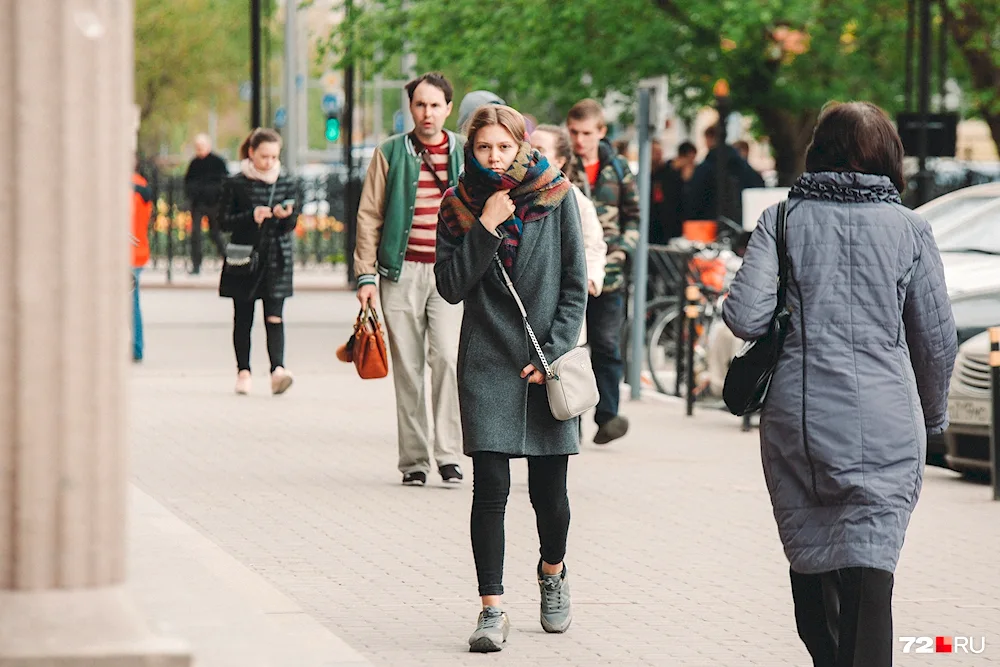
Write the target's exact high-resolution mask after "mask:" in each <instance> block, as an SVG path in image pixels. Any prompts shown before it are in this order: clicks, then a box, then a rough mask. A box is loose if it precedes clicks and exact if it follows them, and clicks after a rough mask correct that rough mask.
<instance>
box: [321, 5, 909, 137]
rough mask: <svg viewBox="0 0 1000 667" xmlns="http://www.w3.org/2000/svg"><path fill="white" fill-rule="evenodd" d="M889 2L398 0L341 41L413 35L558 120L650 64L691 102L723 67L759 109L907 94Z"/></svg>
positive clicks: (737, 97)
mask: <svg viewBox="0 0 1000 667" xmlns="http://www.w3.org/2000/svg"><path fill="white" fill-rule="evenodd" d="M404 4H405V5H406V7H405V9H404ZM886 4H889V3H872V2H867V0H840V1H839V2H831V1H822V2H816V1H814V0H797V1H792V0H787V1H785V0H757V1H755V2H744V1H743V0H721V1H719V2H714V3H713V2H704V0H657V1H652V0H618V1H617V2H607V1H606V0H574V1H573V2H559V3H539V2H535V1H534V0H504V1H503V2H500V3H494V4H491V5H489V6H484V5H483V4H482V3H481V2H479V1H478V0H384V1H383V2H381V3H380V4H379V5H378V6H377V7H366V8H365V9H364V11H361V10H359V9H357V8H356V9H355V10H354V12H353V14H354V20H353V21H349V22H346V23H345V24H343V25H342V26H341V28H340V30H339V32H338V33H336V34H335V35H333V36H332V38H331V42H330V46H331V48H332V50H333V51H334V52H335V53H337V54H338V55H340V56H341V57H349V58H352V59H354V60H355V61H356V62H362V63H374V65H375V66H376V67H379V66H384V65H385V64H386V63H387V62H388V61H389V58H391V57H392V56H394V55H396V54H399V53H401V52H402V51H403V49H404V46H405V45H410V47H411V48H412V50H413V52H414V53H416V54H417V56H418V63H419V64H418V68H419V69H421V70H428V69H440V70H443V71H445V72H446V73H447V74H449V75H450V76H452V77H454V78H455V79H456V80H458V81H461V82H462V83H463V84H465V85H467V86H468V87H469V88H479V87H482V88H489V89H492V90H495V91H496V92H498V93H499V94H501V95H503V96H504V97H505V98H508V99H509V100H511V101H512V102H513V103H514V104H518V103H520V102H522V101H526V100H532V101H534V102H536V103H537V104H538V105H539V107H541V108H542V109H543V110H544V111H545V112H547V113H545V115H546V116H547V118H546V119H547V120H556V119H557V117H558V116H561V114H562V113H564V112H565V111H566V109H567V108H568V107H569V106H570V105H571V104H572V103H573V102H575V101H576V100H578V99H580V98H582V97H587V96H600V95H602V94H604V93H606V92H608V91H621V92H624V93H626V94H631V92H632V91H633V90H634V88H635V86H636V84H637V82H638V81H639V80H640V79H641V78H644V77H649V76H658V75H662V74H668V75H669V76H670V80H671V82H672V83H673V84H674V93H675V96H676V97H677V100H678V101H679V102H681V104H682V106H685V107H692V106H697V105H701V104H704V103H706V102H709V101H710V100H711V91H712V85H713V84H714V82H715V80H716V79H718V78H726V79H728V80H729V81H730V84H731V86H732V96H733V101H734V104H735V106H736V108H738V109H741V110H743V111H748V112H752V111H753V110H754V109H756V108H758V107H761V106H766V107H778V108H783V109H786V110H789V111H799V110H803V109H818V108H819V107H821V106H822V104H823V103H824V102H826V101H827V100H829V99H831V98H840V99H844V98H854V97H864V98H867V99H873V100H875V101H876V102H878V103H880V104H883V105H886V106H888V107H890V108H892V107H896V106H898V105H899V103H900V101H901V100H900V92H901V87H902V85H901V81H902V67H901V63H902V53H903V49H902V37H903V32H904V31H905V15H904V13H903V12H904V9H903V7H902V5H903V3H892V4H898V5H900V7H893V6H888V7H887V6H883V5H886ZM781 24H787V25H788V26H789V27H790V28H791V29H792V30H797V31H800V32H803V33H805V34H807V35H808V50H807V51H805V52H804V53H802V54H799V55H795V54H788V53H786V52H783V51H782V50H781V49H780V48H776V44H775V41H774V39H773V33H774V30H775V29H776V28H778V27H779V26H780V25H781ZM723 40H726V48H723ZM896 47H899V48H896ZM379 54H383V56H384V62H379V60H378V55H379ZM677 93H680V95H676V94H677Z"/></svg>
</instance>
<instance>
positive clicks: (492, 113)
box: [466, 104, 527, 146]
mask: <svg viewBox="0 0 1000 667" xmlns="http://www.w3.org/2000/svg"><path fill="white" fill-rule="evenodd" d="M488 125H500V126H501V127H503V129H505V130H507V131H508V132H510V136H512V137H514V141H516V142H518V143H519V144H520V143H521V142H523V141H525V135H526V134H527V129H526V126H525V123H524V116H522V115H521V114H520V113H519V112H518V111H516V110H515V109H512V108H510V107H508V106H504V105H502V104H487V105H486V106H483V107H479V108H478V109H476V112H475V113H474V114H472V118H470V119H469V124H468V131H467V132H466V135H467V136H468V137H469V145H470V146H471V145H472V144H473V143H474V142H475V141H476V133H477V132H479V130H481V129H483V128H484V127H486V126H488Z"/></svg>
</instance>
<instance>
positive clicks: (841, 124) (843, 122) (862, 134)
mask: <svg viewBox="0 0 1000 667" xmlns="http://www.w3.org/2000/svg"><path fill="white" fill-rule="evenodd" d="M806 170H807V171H812V172H816V171H857V172H861V173H864V174H875V175H876V176H887V177H888V178H889V180H890V181H892V184H893V185H895V186H896V189H897V190H898V191H899V192H902V191H903V190H905V189H906V179H905V178H904V177H903V142H902V141H900V139H899V133H898V132H896V128H895V127H893V125H892V122H891V121H890V120H889V116H888V115H887V114H886V113H885V111H883V110H882V109H880V108H879V107H877V106H875V105H874V104H872V103H871V102H847V103H844V104H838V103H832V104H828V105H827V106H825V107H824V108H823V111H821V112H820V115H819V120H818V121H817V122H816V129H815V130H814V131H813V137H812V143H810V144H809V148H808V150H807V152H806Z"/></svg>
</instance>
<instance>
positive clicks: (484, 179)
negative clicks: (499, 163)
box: [440, 141, 570, 269]
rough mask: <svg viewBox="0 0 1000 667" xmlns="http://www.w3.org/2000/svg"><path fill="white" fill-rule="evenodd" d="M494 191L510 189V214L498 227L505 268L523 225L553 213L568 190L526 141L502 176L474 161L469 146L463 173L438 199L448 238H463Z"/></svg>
mask: <svg viewBox="0 0 1000 667" xmlns="http://www.w3.org/2000/svg"><path fill="white" fill-rule="evenodd" d="M499 190H510V198H511V199H512V200H513V201H514V215H513V216H512V217H511V218H510V219H509V220H508V221H507V222H505V223H504V224H503V225H502V227H503V230H504V232H506V233H505V234H504V240H503V243H502V244H501V246H500V253H499V254H500V259H501V260H502V261H503V263H504V266H505V267H506V268H508V269H510V268H512V267H513V266H514V259H515V258H516V257H517V247H518V244H519V243H520V242H521V233H522V231H523V230H524V223H526V222H533V221H535V220H541V219H542V218H544V217H545V216H547V215H548V214H549V213H551V212H552V211H554V210H555V209H556V208H557V207H558V206H559V204H561V203H562V200H563V198H565V197H566V195H567V194H569V192H570V183H569V181H568V180H567V179H566V178H565V177H564V176H563V175H562V172H561V171H559V170H558V169H556V168H555V167H552V166H550V165H549V163H548V161H547V160H546V159H545V158H544V157H542V155H541V154H540V153H538V151H535V150H533V149H532V148H531V144H529V143H528V142H526V141H524V142H521V147H520V149H518V151H517V157H515V158H514V162H513V164H511V165H510V167H508V168H507V171H506V172H504V173H503V174H498V173H496V172H494V171H491V170H490V169H487V168H486V167H484V166H482V165H481V164H479V162H478V161H477V160H476V158H475V156H473V154H472V148H471V147H469V146H466V149H465V172H464V173H463V174H462V175H461V176H460V177H459V179H458V185H457V186H456V187H455V188H453V189H452V190H449V191H448V192H446V193H445V196H444V200H443V201H442V202H441V213H440V218H441V220H443V221H444V223H445V225H446V226H447V228H448V231H449V232H450V233H451V234H452V236H454V237H456V238H461V237H462V236H465V234H466V233H468V231H469V230H470V229H471V228H472V225H474V224H476V223H477V222H478V221H479V216H480V215H482V213H483V207H484V206H486V200H487V199H489V198H490V196H491V195H493V193H494V192H497V191H499Z"/></svg>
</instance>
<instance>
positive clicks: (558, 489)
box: [471, 452, 569, 595]
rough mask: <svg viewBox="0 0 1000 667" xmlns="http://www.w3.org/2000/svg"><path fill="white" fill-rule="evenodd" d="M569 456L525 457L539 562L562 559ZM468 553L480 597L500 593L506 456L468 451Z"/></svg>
mask: <svg viewBox="0 0 1000 667" xmlns="http://www.w3.org/2000/svg"><path fill="white" fill-rule="evenodd" d="M568 463H569V456H529V457H528V495H529V496H530V498H531V506H532V507H533V508H534V509H535V522H536V524H537V526H538V539H539V542H540V543H541V555H542V560H544V561H545V562H546V563H549V564H550V565H555V564H556V563H561V562H562V560H563V557H564V556H565V555H566V536H567V534H568V533H569V497H568V496H567V495H566V469H567V466H568ZM472 476H473V482H472V521H471V532H472V554H473V556H474V557H475V559H476V575H477V576H478V578H479V594H480V595H503V556H504V530H503V518H504V510H505V509H506V507H507V495H508V494H509V493H510V457H509V456H507V455H506V454H498V453H496V452H479V453H476V454H473V455H472Z"/></svg>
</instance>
